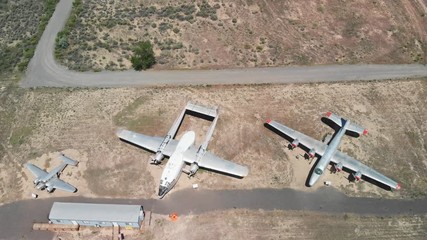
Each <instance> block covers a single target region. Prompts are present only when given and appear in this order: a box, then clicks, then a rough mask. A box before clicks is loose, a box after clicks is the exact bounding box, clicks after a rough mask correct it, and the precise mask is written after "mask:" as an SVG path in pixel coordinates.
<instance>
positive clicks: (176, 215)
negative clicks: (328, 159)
mask: <svg viewBox="0 0 427 240" xmlns="http://www.w3.org/2000/svg"><path fill="white" fill-rule="evenodd" d="M169 218H170V220H172V221H173V222H175V221H176V220H178V214H176V213H171V214H169Z"/></svg>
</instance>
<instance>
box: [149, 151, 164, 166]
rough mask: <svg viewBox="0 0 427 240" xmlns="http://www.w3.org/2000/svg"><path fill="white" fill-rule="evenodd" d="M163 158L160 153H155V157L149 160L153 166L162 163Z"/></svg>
mask: <svg viewBox="0 0 427 240" xmlns="http://www.w3.org/2000/svg"><path fill="white" fill-rule="evenodd" d="M163 158H165V156H164V155H163V153H162V152H157V153H156V155H155V156H154V157H153V158H151V161H152V162H153V163H154V164H159V163H161V162H162V160H163Z"/></svg>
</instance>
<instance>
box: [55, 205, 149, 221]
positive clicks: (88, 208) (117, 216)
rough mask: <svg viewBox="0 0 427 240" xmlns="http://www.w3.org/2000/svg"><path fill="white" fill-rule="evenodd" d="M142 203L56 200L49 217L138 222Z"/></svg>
mask: <svg viewBox="0 0 427 240" xmlns="http://www.w3.org/2000/svg"><path fill="white" fill-rule="evenodd" d="M140 209H141V206H140V205H119V204H94V203H67V202H54V203H53V205H52V209H51V210H50V214H49V219H62V220H83V221H109V222H138V217H139V214H140Z"/></svg>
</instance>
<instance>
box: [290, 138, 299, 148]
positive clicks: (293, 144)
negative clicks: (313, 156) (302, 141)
mask: <svg viewBox="0 0 427 240" xmlns="http://www.w3.org/2000/svg"><path fill="white" fill-rule="evenodd" d="M298 145H299V140H298V139H295V140H294V141H293V142H292V143H291V147H292V148H296V147H298Z"/></svg>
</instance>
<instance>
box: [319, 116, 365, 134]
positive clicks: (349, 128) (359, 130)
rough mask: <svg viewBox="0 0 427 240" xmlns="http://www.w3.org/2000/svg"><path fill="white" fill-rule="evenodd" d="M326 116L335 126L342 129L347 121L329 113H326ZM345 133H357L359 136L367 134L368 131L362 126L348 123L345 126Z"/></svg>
mask: <svg viewBox="0 0 427 240" xmlns="http://www.w3.org/2000/svg"><path fill="white" fill-rule="evenodd" d="M326 116H327V117H328V118H329V119H330V120H332V121H333V122H334V123H335V124H336V125H338V126H339V127H340V128H342V127H343V126H344V124H345V123H346V121H347V120H345V119H344V118H342V117H340V116H338V115H336V114H333V113H331V112H327V113H326ZM346 130H347V131H351V132H355V133H358V134H359V135H362V134H363V135H366V134H368V130H367V129H365V128H364V127H362V126H359V125H357V124H356V123H353V122H350V124H349V125H348V126H347V128H346Z"/></svg>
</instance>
